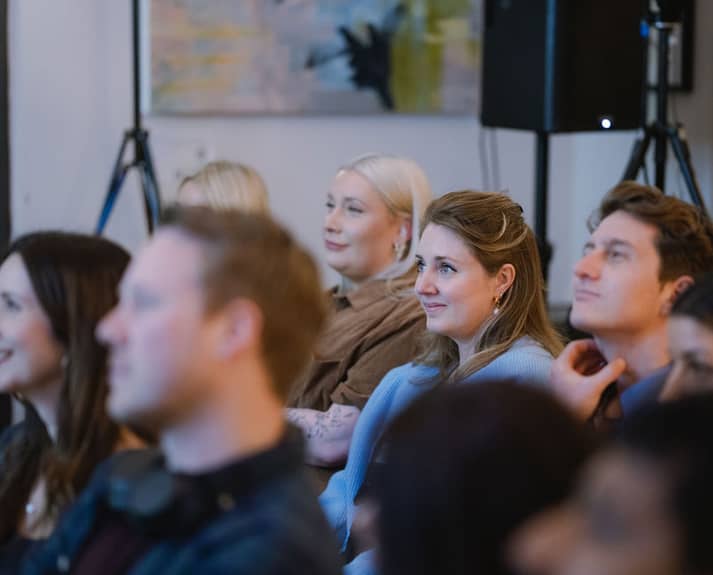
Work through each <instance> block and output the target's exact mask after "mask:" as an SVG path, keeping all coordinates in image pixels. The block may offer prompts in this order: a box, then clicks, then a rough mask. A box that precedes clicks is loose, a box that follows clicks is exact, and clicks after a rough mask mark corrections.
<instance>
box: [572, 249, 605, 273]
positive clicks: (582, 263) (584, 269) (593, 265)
mask: <svg viewBox="0 0 713 575" xmlns="http://www.w3.org/2000/svg"><path fill="white" fill-rule="evenodd" d="M601 266H602V255H601V253H600V252H599V251H598V250H592V251H590V252H588V253H586V254H584V255H583V256H582V257H581V258H579V261H578V262H577V263H576V264H575V266H574V275H575V277H577V278H579V279H583V278H589V279H598V278H599V276H600V275H601Z"/></svg>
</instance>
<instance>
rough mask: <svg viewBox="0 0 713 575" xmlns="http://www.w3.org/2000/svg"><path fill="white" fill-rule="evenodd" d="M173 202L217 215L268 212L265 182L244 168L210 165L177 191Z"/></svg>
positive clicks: (255, 173) (235, 165)
mask: <svg viewBox="0 0 713 575" xmlns="http://www.w3.org/2000/svg"><path fill="white" fill-rule="evenodd" d="M176 202H177V203H178V204H181V205H187V206H207V207H210V208H213V209H215V210H218V211H229V210H241V211H245V212H258V213H262V214H267V213H269V211H270V207H269V204H268V195H267V188H266V187H265V182H264V181H263V179H262V178H261V177H260V174H258V173H257V172H256V171H255V170H254V169H253V168H251V167H250V166H246V165H245V164H238V163H234V162H226V161H218V162H210V163H209V164H206V165H205V166H203V168H201V169H200V170H199V171H198V172H196V173H195V174H193V175H191V176H187V177H186V178H184V179H183V181H182V182H181V185H180V186H179V187H178V195H177V197H176Z"/></svg>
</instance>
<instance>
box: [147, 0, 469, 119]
mask: <svg viewBox="0 0 713 575" xmlns="http://www.w3.org/2000/svg"><path fill="white" fill-rule="evenodd" d="M150 7H151V9H150V46H151V109H152V111H153V112H155V113H165V114H201V113H217V114H226V113H227V114H373V113H382V112H383V113H394V112H396V113H407V114H438V113H451V114H463V113H465V114H475V113H476V111H477V106H478V95H479V86H478V81H479V67H480V46H481V45H480V18H481V0H152V2H151V3H150Z"/></svg>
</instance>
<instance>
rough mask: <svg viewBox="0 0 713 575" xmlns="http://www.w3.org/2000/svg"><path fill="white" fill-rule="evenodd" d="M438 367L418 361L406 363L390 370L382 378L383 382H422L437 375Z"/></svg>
mask: <svg viewBox="0 0 713 575" xmlns="http://www.w3.org/2000/svg"><path fill="white" fill-rule="evenodd" d="M437 373H438V369H436V368H435V367H431V366H428V365H422V364H418V363H413V362H409V363H404V364H403V365H399V366H398V367H395V368H393V369H392V370H391V371H389V372H388V373H387V374H386V375H385V376H384V378H383V379H382V380H381V384H385V385H397V384H403V383H413V384H420V383H424V382H426V381H428V380H429V379H431V378H432V377H435V376H436V374H437Z"/></svg>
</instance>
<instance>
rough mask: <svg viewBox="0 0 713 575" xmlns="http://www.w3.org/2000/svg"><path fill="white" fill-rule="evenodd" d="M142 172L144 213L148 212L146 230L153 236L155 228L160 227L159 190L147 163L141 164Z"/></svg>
mask: <svg viewBox="0 0 713 575" xmlns="http://www.w3.org/2000/svg"><path fill="white" fill-rule="evenodd" d="M139 169H140V170H141V190H142V192H143V196H144V211H145V212H146V228H147V229H148V232H149V234H152V233H153V231H154V228H156V226H158V223H159V218H160V216H161V212H160V208H159V206H158V204H157V190H156V185H155V182H154V179H153V175H152V174H151V173H150V172H149V167H148V166H147V165H146V164H145V163H141V164H139Z"/></svg>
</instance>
